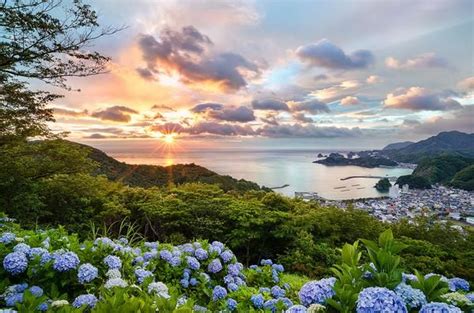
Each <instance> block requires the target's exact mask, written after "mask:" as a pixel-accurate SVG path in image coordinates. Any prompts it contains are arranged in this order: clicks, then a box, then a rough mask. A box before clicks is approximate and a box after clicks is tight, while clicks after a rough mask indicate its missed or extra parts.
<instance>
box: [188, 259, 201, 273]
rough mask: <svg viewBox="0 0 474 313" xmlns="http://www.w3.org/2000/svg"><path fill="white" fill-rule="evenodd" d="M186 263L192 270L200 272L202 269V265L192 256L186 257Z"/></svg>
mask: <svg viewBox="0 0 474 313" xmlns="http://www.w3.org/2000/svg"><path fill="white" fill-rule="evenodd" d="M186 262H187V264H188V266H189V268H190V269H193V270H198V269H199V268H200V267H201V264H200V263H199V261H198V260H197V259H196V258H195V257H192V256H188V257H186Z"/></svg>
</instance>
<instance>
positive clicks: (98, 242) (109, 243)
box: [94, 237, 115, 247]
mask: <svg viewBox="0 0 474 313" xmlns="http://www.w3.org/2000/svg"><path fill="white" fill-rule="evenodd" d="M94 244H95V245H96V246H100V245H103V246H109V247H113V246H114V245H115V243H114V242H113V240H112V239H110V238H107V237H99V238H97V239H96V240H95V241H94Z"/></svg>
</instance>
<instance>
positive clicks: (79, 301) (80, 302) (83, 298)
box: [72, 294, 98, 309]
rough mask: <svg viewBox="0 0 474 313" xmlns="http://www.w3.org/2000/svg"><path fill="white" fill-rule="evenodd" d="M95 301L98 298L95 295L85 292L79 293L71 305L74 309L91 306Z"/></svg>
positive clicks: (93, 305)
mask: <svg viewBox="0 0 474 313" xmlns="http://www.w3.org/2000/svg"><path fill="white" fill-rule="evenodd" d="M97 301H98V300H97V298H96V296H94V295H93V294H85V295H80V296H78V297H77V298H76V299H74V302H73V303H72V306H73V307H75V308H76V309H78V308H80V307H82V306H87V307H89V308H93V307H95V305H96V304H97Z"/></svg>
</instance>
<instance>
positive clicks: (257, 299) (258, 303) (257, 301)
mask: <svg viewBox="0 0 474 313" xmlns="http://www.w3.org/2000/svg"><path fill="white" fill-rule="evenodd" d="M250 301H251V302H252V304H253V306H254V307H255V308H256V309H261V308H263V303H264V302H265V299H264V298H263V295H262V294H260V293H259V294H256V295H252V296H251V297H250Z"/></svg>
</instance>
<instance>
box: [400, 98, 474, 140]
mask: <svg viewBox="0 0 474 313" xmlns="http://www.w3.org/2000/svg"><path fill="white" fill-rule="evenodd" d="M472 121H474V106H473V105H466V106H464V107H463V108H462V109H461V110H458V111H454V112H453V114H452V116H446V117H445V116H436V117H433V118H430V119H428V120H426V121H424V122H420V121H416V120H404V121H403V124H402V126H403V128H404V131H405V132H408V133H409V134H412V133H418V134H423V135H432V134H438V133H440V132H443V131H451V130H458V131H462V132H466V133H474V123H473V122H472Z"/></svg>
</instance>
